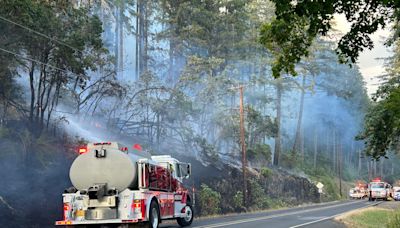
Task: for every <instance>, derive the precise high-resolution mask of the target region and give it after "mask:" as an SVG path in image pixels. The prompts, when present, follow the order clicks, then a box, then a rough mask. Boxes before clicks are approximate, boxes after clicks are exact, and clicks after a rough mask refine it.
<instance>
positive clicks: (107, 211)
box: [56, 142, 194, 228]
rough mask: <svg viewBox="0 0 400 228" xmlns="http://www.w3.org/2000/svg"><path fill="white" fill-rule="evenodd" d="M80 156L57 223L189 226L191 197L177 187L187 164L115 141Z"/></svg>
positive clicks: (95, 145) (94, 145) (188, 171)
mask: <svg viewBox="0 0 400 228" xmlns="http://www.w3.org/2000/svg"><path fill="white" fill-rule="evenodd" d="M79 153H80V155H79V156H78V157H77V158H76V159H75V161H74V162H73V164H72V165H71V168H70V179H71V182H72V184H73V187H71V188H69V189H67V190H66V192H65V193H64V194H63V203H64V215H63V220H61V221H57V222H56V225H68V226H73V225H89V224H121V225H122V224H126V225H128V224H134V223H148V224H149V225H150V227H153V228H155V227H158V225H159V224H160V223H161V221H162V220H165V219H176V220H177V222H178V224H179V225H181V226H189V225H190V224H191V223H192V221H193V204H194V197H192V195H191V194H190V193H189V191H188V190H187V189H186V188H185V187H184V186H183V184H182V182H183V179H185V178H188V177H189V176H190V174H191V165H190V164H188V163H182V162H179V161H178V160H177V159H175V158H172V157H171V156H169V155H161V156H148V155H145V153H144V152H143V151H141V147H140V146H138V145H135V146H134V147H133V150H129V149H128V148H127V147H125V146H123V145H121V144H119V143H116V142H103V143H89V144H88V145H86V146H85V147H83V148H79Z"/></svg>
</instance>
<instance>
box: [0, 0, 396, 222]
mask: <svg viewBox="0 0 400 228" xmlns="http://www.w3.org/2000/svg"><path fill="white" fill-rule="evenodd" d="M273 2H275V1H273ZM273 2H271V1H264V0H251V1H248V0H230V1H215V0H204V1H175V0H162V1H145V0H137V1H134V0H117V1H108V0H101V1H90V0H75V1H47V0H18V1H14V0H0V6H1V7H0V82H1V83H0V148H1V151H0V157H1V158H2V159H1V161H0V162H1V164H5V163H7V164H13V165H14V166H15V167H14V168H13V169H12V170H14V171H15V172H16V173H17V174H16V175H15V176H13V178H10V179H7V180H4V183H5V184H9V183H12V181H15V179H18V180H19V181H23V180H25V179H29V178H34V177H35V176H36V175H39V176H40V175H41V174H43V173H47V174H48V175H49V176H50V177H49V178H55V177H56V176H57V173H58V174H60V173H65V172H66V171H65V170H67V169H68V168H67V167H68V164H69V163H70V162H71V159H72V158H73V157H75V156H76V152H74V149H75V147H76V145H78V144H79V143H81V142H82V141H97V140H106V141H110V140H116V141H123V142H127V143H130V144H133V143H140V144H142V145H143V146H144V147H146V148H148V149H149V150H151V152H152V153H154V154H166V153H172V154H175V155H177V156H184V157H190V158H191V159H193V160H196V161H198V162H199V163H201V164H202V165H203V166H211V167H214V168H216V169H217V170H227V169H232V167H239V165H240V164H241V163H240V162H241V151H240V148H241V145H240V140H239V90H238V88H239V86H243V87H244V113H245V117H244V118H245V141H246V147H247V151H246V152H247V159H248V161H249V170H251V173H252V175H253V176H252V178H254V180H253V179H251V180H249V186H250V188H251V189H253V192H252V193H251V194H250V196H249V197H250V198H251V197H253V201H254V202H256V201H259V202H264V204H262V203H260V205H258V206H256V207H255V208H254V209H265V208H270V207H272V206H271V205H275V206H276V205H277V206H285V205H286V203H287V202H283V201H282V199H278V197H279V196H278V195H274V197H275V198H273V199H271V198H268V197H267V198H265V197H264V196H263V194H265V193H266V189H268V188H271V187H270V185H268V183H267V182H268V180H269V179H268V178H271V180H273V181H274V182H273V183H278V179H279V178H281V179H285V178H287V179H291V181H292V182H291V183H296V182H299V181H298V180H297V179H296V178H294V177H293V178H292V177H291V176H290V175H292V174H288V173H301V175H303V176H305V177H306V179H308V180H309V181H310V182H315V181H324V183H326V185H327V188H328V190H327V192H328V196H327V200H328V199H329V200H330V199H336V198H339V197H340V193H339V192H338V191H339V190H338V188H337V185H336V184H337V183H336V181H337V180H339V179H343V180H344V181H348V182H350V181H353V180H355V179H366V180H367V179H371V178H372V177H373V176H376V175H380V176H383V177H385V178H387V179H388V180H389V179H390V180H394V178H395V174H396V173H398V172H399V171H400V166H399V161H398V159H397V155H396V153H392V152H395V151H396V148H397V146H398V143H397V142H398V134H399V132H398V131H399V130H398V129H397V127H396V126H397V125H398V118H399V117H398V116H399V110H398V105H397V104H398V97H399V92H398V84H399V83H398V75H397V73H398V72H397V68H398V64H399V63H398V55H399V50H398V45H397V43H396V45H395V47H396V48H395V54H394V56H393V57H392V58H391V59H390V60H388V65H387V68H388V75H387V76H386V77H385V80H387V82H386V83H384V85H383V86H382V87H381V88H380V89H379V91H378V92H377V94H376V95H375V97H374V99H373V100H372V101H371V100H370V99H369V98H368V95H367V92H366V88H365V82H364V81H363V78H362V75H361V73H360V71H359V69H358V67H357V66H356V65H353V66H352V67H350V66H349V65H345V64H340V63H339V62H340V61H339V60H340V59H339V58H340V57H338V55H337V54H336V50H337V44H336V43H335V42H333V41H331V40H330V39H327V38H326V37H323V36H321V35H324V34H325V30H323V31H320V29H321V28H317V27H316V28H312V29H313V30H312V32H313V33H311V34H308V35H310V37H301V36H300V37H294V39H296V40H298V39H306V40H307V42H306V43H305V44H303V45H302V46H301V48H306V49H307V51H305V50H303V49H301V50H300V52H298V53H297V56H296V58H295V59H289V60H288V59H278V61H277V60H276V58H277V57H276V54H277V53H284V54H286V52H287V51H288V50H289V49H291V48H293V47H292V46H284V47H283V49H280V48H282V47H278V46H277V45H279V44H277V43H274V41H276V40H272V41H271V39H273V38H271V37H269V36H268V35H266V34H267V33H269V32H271V30H269V29H271V28H270V27H268V25H270V26H272V25H274V23H276V22H275V21H276V19H277V18H278V19H279V18H280V17H281V15H283V14H282V9H281V8H279V7H282V6H281V5H277V6H278V8H277V9H278V11H276V5H275V4H274V3H273ZM349 10H350V9H349ZM276 12H278V14H277V15H276ZM346 12H347V11H346ZM284 13H285V14H284V15H286V14H287V12H286V11H285V12H284ZM282 18H284V19H286V17H284V16H282ZM296 18H297V16H296V17H295V18H292V17H290V18H289V19H290V20H289V22H290V21H292V20H295V19H296ZM296 20H297V19H296ZM325 20H327V19H325V18H324V21H325ZM300 22H301V21H300ZM271 23H272V24H271ZM285 23H286V22H285ZM313 23H317V22H313ZM318 23H320V22H318ZM296 25H298V27H295V28H291V29H295V30H296V31H299V30H301V28H302V27H301V26H305V25H304V24H301V23H300V24H296ZM328 28H330V27H329V26H328V25H325V27H323V28H322V29H328ZM310 29H311V28H310ZM272 31H275V30H272ZM269 35H271V34H269ZM277 35H279V34H277ZM280 35H282V34H280ZM303 35H304V34H303ZM278 38H279V37H278ZM346 39H347V38H346ZM288 42H291V41H290V40H289V41H288ZM293 44H296V45H297V44H298V43H293ZM341 45H342V46H343V45H344V43H343V42H342V43H341V44H340V45H339V49H340V48H341V47H342V46H341ZM282 51H283V52H282ZM304 52H306V54H307V55H306V56H303V55H302V54H303V53H304ZM344 53H345V54H346V53H347V52H344ZM288 55H289V54H288ZM347 55H348V54H347ZM282 61H283V62H282ZM277 64H278V65H279V64H281V65H279V67H278V68H277V67H276V66H277ZM285 64H288V65H285ZM282 65H285V67H287V68H282ZM282 72H285V73H282ZM294 72H296V74H297V76H296V77H293V76H292V75H289V73H294ZM278 73H279V77H278V78H277V75H278ZM387 109H390V110H391V112H387V111H386V110H387ZM366 113H367V115H366V118H365V114H366ZM364 122H365V126H366V127H365V129H364ZM389 126H390V127H389ZM388 128H389V130H388ZM356 137H357V139H359V140H356ZM364 142H366V146H364ZM388 149H391V150H389V151H390V152H388ZM370 156H371V157H370ZM380 156H387V157H389V158H390V159H389V160H387V159H381V160H379V161H375V160H372V159H371V158H379V157H380ZM282 169H283V170H286V171H284V172H283V171H282ZM54 170H58V171H54ZM26 171H27V172H28V173H30V174H29V175H28V176H25V174H24V172H26ZM2 172H7V170H3V171H2ZM50 172H53V173H52V174H51V175H50V174H49V173H50ZM286 172H288V173H286ZM20 173H22V174H21V175H20ZM3 174H4V173H3ZM47 174H46V175H47ZM260 175H261V178H258V179H257V178H256V177H259V176H260ZM63 178H65V179H64V182H66V183H63V182H61V181H62V180H58V182H57V185H58V186H59V187H57V192H55V195H57V196H58V195H59V194H60V193H61V192H62V189H63V188H64V187H69V186H68V184H69V183H67V182H68V181H67V180H66V177H63ZM224 178H228V177H226V176H224ZM231 178H232V179H233V176H231ZM38 181H40V183H39V184H37V183H36V184H37V185H41V184H45V182H46V179H40V180H38ZM196 181H197V182H198V181H199V180H196ZM217 181H218V180H217ZM32 182H33V181H32ZM210 183H215V182H211V181H210V182H209V183H203V185H200V184H199V183H196V185H197V186H198V187H199V189H200V190H201V191H200V193H199V194H203V195H200V199H201V197H215V198H216V199H218V200H217V202H233V203H232V205H229V206H226V205H224V206H223V207H222V211H221V207H220V205H216V206H215V207H213V208H211V209H210V210H209V211H208V210H204V209H203V211H204V214H212V213H217V212H231V211H241V210H244V209H243V205H242V204H241V203H240V201H239V200H238V199H240V198H241V197H242V195H241V194H243V193H242V192H240V188H239V189H235V190H237V191H235V192H234V193H235V194H234V195H228V193H226V195H223V193H218V192H214V190H218V189H215V188H214V189H212V187H210V186H211V185H210ZM29 184H33V183H31V182H27V183H26V185H21V186H22V187H30V185H29ZM207 184H208V185H207ZM33 185H35V184H33ZM214 186H220V190H221V189H223V188H222V187H221V186H228V185H227V184H226V183H225V182H223V181H221V182H220V183H218V184H214ZM229 186H230V185H229ZM236 187H237V186H236ZM49 188H51V187H49ZM314 190H315V189H314ZM314 190H313V191H314ZM270 191H272V190H270ZM342 192H344V190H342ZM221 194H222V195H221ZM229 194H230V193H229ZM254 194H256V195H254ZM257 194H258V195H257ZM260 194H261V196H260ZM273 194H275V193H273ZM276 194H278V193H276ZM310 194H311V193H310ZM312 194H314V192H313V193H312ZM3 197H4V198H3ZM14 197H15V196H14V195H12V194H10V193H5V192H3V191H2V190H0V205H2V204H3V203H4V202H11V201H12V200H13V199H15V198H14ZM254 197H255V198H254ZM257 197H259V198H257ZM260 197H261V198H260ZM263 197H264V198H263ZM302 197H304V199H306V198H307V200H314V198H312V197H313V196H309V195H306V196H299V199H300V198H301V199H303V198H302ZM286 198H288V197H286ZM2 199H4V200H2ZM259 199H262V200H261V201H260V200H259ZM283 200H284V199H283ZM292 201H293V200H292ZM296 203H300V202H297V201H296ZM54 204H56V203H55V202H54ZM4 205H5V204H4ZM4 205H3V206H4ZM7 205H8V203H7ZM201 205H202V204H201V203H200V207H201ZM9 206H10V205H9ZM10 207H12V208H13V207H15V208H18V207H21V206H20V205H19V206H18V205H11V206H10ZM0 208H1V206H0ZM200 210H201V208H200ZM16 213H17V212H16ZM29 213H32V212H29ZM29 213H27V214H29ZM53 213H54V214H56V213H57V211H56V212H53ZM19 216H21V215H19Z"/></svg>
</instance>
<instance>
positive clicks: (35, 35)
mask: <svg viewBox="0 0 400 228" xmlns="http://www.w3.org/2000/svg"><path fill="white" fill-rule="evenodd" d="M15 7H17V8H18V10H17V11H15V10H14V9H15ZM1 15H5V16H6V17H7V18H8V20H11V21H14V22H16V23H18V24H22V25H23V26H25V27H27V28H30V29H32V30H33V31H36V32H31V33H26V31H25V30H24V29H25V28H23V27H21V26H16V25H15V24H12V23H8V24H7V25H6V26H7V27H13V28H14V29H16V30H19V32H18V34H19V37H18V47H17V48H15V49H14V51H15V53H14V55H18V56H19V57H21V56H22V58H21V59H22V60H19V61H18V62H17V63H18V65H17V67H21V68H23V69H24V70H26V71H27V74H28V75H27V76H28V78H29V88H30V91H29V92H30V105H29V109H28V110H29V111H28V113H29V114H28V120H29V122H30V129H31V131H32V132H33V133H34V134H35V135H36V137H39V136H40V134H41V132H42V130H43V129H44V127H45V126H46V125H47V126H48V124H49V121H50V119H51V114H52V111H53V109H54V108H55V106H57V104H58V101H59V98H60V96H61V95H60V92H61V90H62V89H63V88H64V87H65V86H67V85H72V87H73V88H74V89H76V88H78V87H80V88H84V87H85V86H86V83H87V82H88V80H89V76H88V73H87V70H92V71H95V70H96V69H98V66H99V65H105V64H107V59H106V54H107V51H106V50H105V49H104V48H103V46H102V40H101V32H102V29H101V22H100V21H99V19H98V18H97V17H96V16H91V15H90V14H89V10H88V9H87V8H75V7H74V5H72V4H71V3H64V2H59V3H58V4H57V3H54V4H53V3H50V2H48V1H35V2H32V1H27V0H26V1H25V0H24V1H19V2H14V1H5V2H3V4H2V8H1ZM15 27H17V28H15ZM43 34H51V37H50V36H47V35H43ZM10 38H12V37H10ZM7 41H8V42H10V40H6V41H5V42H7ZM46 122H47V124H46Z"/></svg>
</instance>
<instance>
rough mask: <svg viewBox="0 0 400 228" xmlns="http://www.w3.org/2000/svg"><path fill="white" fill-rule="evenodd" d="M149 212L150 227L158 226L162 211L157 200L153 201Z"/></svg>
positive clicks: (156, 227)
mask: <svg viewBox="0 0 400 228" xmlns="http://www.w3.org/2000/svg"><path fill="white" fill-rule="evenodd" d="M149 214H150V217H149V227H150V228H158V225H159V223H160V211H159V209H158V204H157V202H156V201H155V200H153V201H151V204H150V211H149Z"/></svg>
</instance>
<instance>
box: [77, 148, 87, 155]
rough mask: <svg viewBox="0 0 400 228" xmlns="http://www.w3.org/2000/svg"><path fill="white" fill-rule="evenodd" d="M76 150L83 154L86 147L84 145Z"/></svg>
mask: <svg viewBox="0 0 400 228" xmlns="http://www.w3.org/2000/svg"><path fill="white" fill-rule="evenodd" d="M78 151H79V154H84V153H86V152H87V147H86V146H85V147H80V148H79V150H78Z"/></svg>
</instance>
